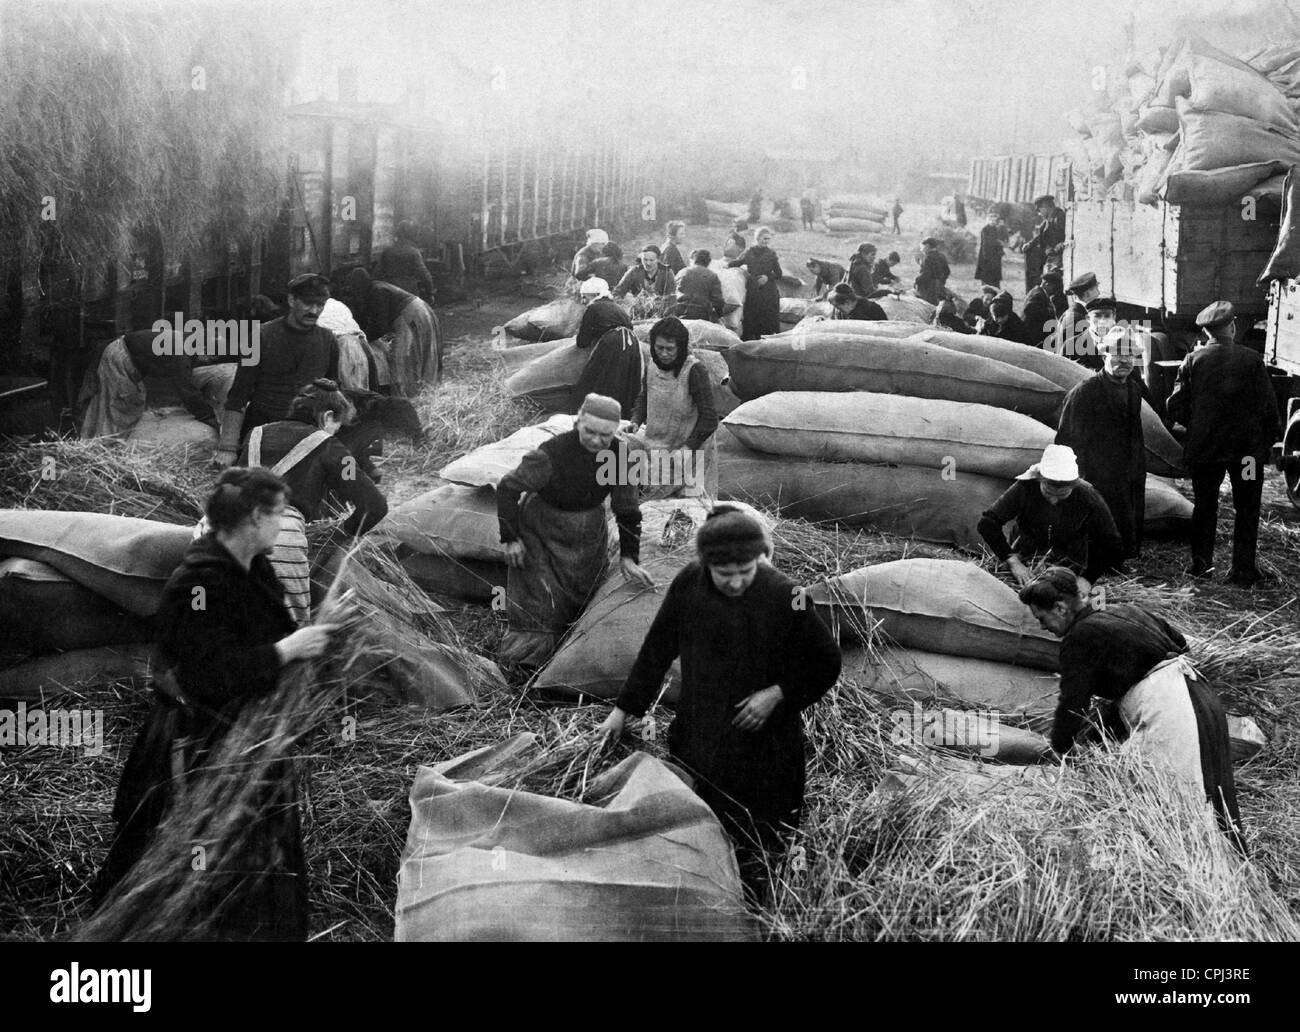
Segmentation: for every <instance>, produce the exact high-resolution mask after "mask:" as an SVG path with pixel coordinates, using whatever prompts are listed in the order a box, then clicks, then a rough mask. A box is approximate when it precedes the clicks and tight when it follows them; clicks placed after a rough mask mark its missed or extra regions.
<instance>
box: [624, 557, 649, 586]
mask: <svg viewBox="0 0 1300 1032" xmlns="http://www.w3.org/2000/svg"><path fill="white" fill-rule="evenodd" d="M618 565H619V569H621V570H622V571H623V576H624V578H626V579H627V580H630V581H633V582H635V583H637V584H640V585H642V586H643V587H646V588H653V587H654V586H655V579H654V578H653V577H651V576H650V574H649V573H647V572H646V570H645V568H644V567H642V566H639V565H637V564H636V563H635V562H633V561H632V559H631V558H630V557H629V556H626V555H625V556H623V558H622V559H620V560H619V561H618Z"/></svg>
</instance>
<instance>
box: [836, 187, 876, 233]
mask: <svg viewBox="0 0 1300 1032" xmlns="http://www.w3.org/2000/svg"><path fill="white" fill-rule="evenodd" d="M888 216H889V211H888V210H887V209H886V208H885V207H884V206H883V205H882V204H880V202H879V201H876V200H875V199H873V198H871V197H866V196H864V195H861V194H841V195H840V196H838V197H836V198H834V199H833V200H831V201H830V202H828V203H827V205H826V231H827V232H828V233H830V234H831V235H832V236H862V235H867V236H869V235H871V234H873V233H883V232H884V231H885V219H886V218H888Z"/></svg>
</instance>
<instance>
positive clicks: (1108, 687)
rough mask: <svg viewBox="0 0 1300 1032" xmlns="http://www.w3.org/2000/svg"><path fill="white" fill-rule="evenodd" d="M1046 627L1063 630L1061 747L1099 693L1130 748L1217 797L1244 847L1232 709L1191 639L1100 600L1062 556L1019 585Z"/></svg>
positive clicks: (1198, 791)
mask: <svg viewBox="0 0 1300 1032" xmlns="http://www.w3.org/2000/svg"><path fill="white" fill-rule="evenodd" d="M1020 601H1021V602H1023V603H1024V604H1025V605H1027V606H1028V607H1029V609H1030V612H1032V613H1033V614H1034V617H1035V619H1037V620H1038V622H1039V624H1040V625H1042V627H1043V629H1044V630H1047V631H1050V632H1051V633H1052V634H1054V635H1056V636H1057V637H1058V638H1060V639H1061V684H1060V695H1059V698H1058V700H1057V704H1056V715H1055V717H1054V718H1053V721H1052V735H1051V745H1052V749H1053V750H1054V751H1055V752H1056V753H1057V754H1059V755H1062V756H1064V755H1065V754H1067V753H1068V752H1069V751H1070V749H1071V748H1072V747H1073V746H1074V744H1075V738H1076V736H1078V734H1079V732H1080V731H1082V730H1083V729H1084V726H1085V724H1086V723H1087V716H1086V711H1087V709H1088V706H1089V703H1090V702H1091V700H1092V698H1093V697H1094V696H1096V697H1099V698H1102V699H1108V700H1111V701H1113V702H1117V703H1118V709H1119V716H1120V718H1121V719H1122V721H1123V724H1124V727H1125V728H1126V729H1127V732H1128V739H1127V745H1126V747H1127V748H1130V749H1133V750H1136V751H1137V752H1138V753H1139V754H1140V755H1142V756H1143V757H1145V758H1147V759H1149V760H1150V761H1151V762H1153V763H1155V764H1159V765H1160V766H1162V767H1165V768H1166V769H1168V770H1169V771H1170V773H1171V774H1172V775H1173V777H1174V779H1175V780H1176V781H1177V782H1178V783H1180V784H1181V785H1183V786H1184V787H1185V789H1186V791H1187V792H1188V793H1189V795H1190V796H1192V797H1193V798H1199V799H1203V800H1204V799H1208V800H1209V801H1210V802H1211V803H1213V805H1214V810H1215V813H1216V814H1217V815H1218V818H1219V823H1220V826H1221V827H1222V828H1223V830H1224V831H1225V833H1227V835H1228V837H1229V838H1230V839H1232V841H1233V842H1234V844H1236V845H1237V846H1238V848H1241V849H1243V850H1244V842H1243V840H1242V837H1241V815H1240V814H1239V813H1238V811H1237V789H1236V785H1235V783H1234V781H1233V775H1232V753H1231V748H1230V746H1229V742H1228V719H1227V716H1226V715H1225V714H1224V711H1223V704H1222V703H1221V702H1220V701H1219V697H1218V695H1217V694H1216V693H1215V691H1214V689H1213V687H1211V686H1210V684H1209V682H1208V681H1206V680H1205V679H1204V678H1203V677H1201V675H1200V674H1199V673H1198V672H1197V670H1196V668H1195V667H1194V666H1193V665H1192V664H1191V662H1190V661H1189V660H1188V659H1187V641H1186V639H1185V638H1184V637H1183V636H1182V634H1181V633H1179V631H1178V630H1177V629H1176V628H1175V627H1173V626H1172V625H1171V624H1169V623H1168V622H1167V621H1165V620H1164V619H1163V618H1162V617H1159V616H1156V615H1155V614H1154V613H1149V612H1147V611H1146V610H1145V609H1142V608H1140V607H1138V606H1135V605H1131V604H1129V603H1123V602H1121V603H1112V604H1110V605H1107V606H1106V607H1105V608H1104V609H1094V608H1093V607H1092V605H1091V603H1090V602H1089V601H1088V599H1087V597H1086V596H1085V595H1084V594H1083V592H1082V591H1081V590H1080V585H1079V581H1078V578H1077V577H1076V576H1075V574H1074V573H1073V572H1072V571H1070V570H1068V569H1066V568H1065V567H1063V566H1053V567H1050V568H1049V569H1047V570H1045V571H1044V572H1043V573H1042V574H1040V575H1039V577H1038V578H1037V579H1036V580H1034V581H1033V583H1031V584H1029V585H1027V586H1026V587H1024V588H1022V589H1021V591H1020Z"/></svg>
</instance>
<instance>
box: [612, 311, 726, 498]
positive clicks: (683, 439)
mask: <svg viewBox="0 0 1300 1032" xmlns="http://www.w3.org/2000/svg"><path fill="white" fill-rule="evenodd" d="M644 384H645V386H643V387H642V388H641V394H640V396H639V397H638V398H637V400H636V405H635V406H633V408H632V424H633V427H632V432H633V433H635V434H636V438H637V440H638V441H640V442H641V444H642V445H644V447H645V448H646V449H647V451H648V452H649V453H650V459H651V469H652V470H656V471H658V472H660V474H661V475H660V476H659V477H657V478H655V479H657V480H659V481H660V482H659V483H652V484H650V485H649V487H650V490H649V491H646V492H643V497H648V498H672V497H674V496H675V495H685V496H693V495H699V494H704V495H706V496H707V497H709V498H714V497H716V496H717V493H718V463H717V454H718V445H717V437H716V436H715V431H716V430H717V429H718V413H717V410H716V409H715V408H714V406H713V385H712V384H711V383H710V382H709V372H708V370H707V369H705V368H704V363H703V362H701V361H700V360H699V358H697V357H696V356H695V355H692V354H691V352H690V331H689V330H687V329H686V326H685V324H684V323H683V322H682V321H681V320H680V319H678V318H676V317H674V316H671V315H670V316H668V317H667V318H664V319H660V320H659V321H658V322H657V323H655V324H654V325H653V326H652V327H650V361H649V362H647V363H646V367H645V377H644ZM638 427H639V428H640V430H639V432H637V428H638ZM663 473H667V474H668V475H667V476H664V475H662V474H663ZM665 481H666V482H665Z"/></svg>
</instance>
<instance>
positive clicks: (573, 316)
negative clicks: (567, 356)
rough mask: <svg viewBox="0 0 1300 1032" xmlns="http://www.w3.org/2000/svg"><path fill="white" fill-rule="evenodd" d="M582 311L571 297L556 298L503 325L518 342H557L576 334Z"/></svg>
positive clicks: (580, 303) (579, 302)
mask: <svg viewBox="0 0 1300 1032" xmlns="http://www.w3.org/2000/svg"><path fill="white" fill-rule="evenodd" d="M610 285H611V286H613V284H610ZM583 311H584V309H583V307H582V302H581V301H576V300H574V299H573V298H571V297H560V298H556V299H555V300H554V301H548V302H547V303H546V304H544V305H539V306H538V307H536V308H530V309H529V310H528V311H526V312H524V313H522V314H520V315H516V316H515V317H514V318H513V319H511V320H510V321H509V322H508V323H506V324H505V331H506V333H508V334H510V336H512V337H518V338H519V339H520V340H559V339H560V338H561V337H572V336H573V335H574V334H576V333H577V332H578V325H579V324H580V323H581V322H582V313H583Z"/></svg>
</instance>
